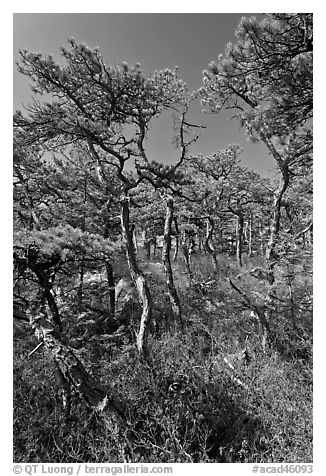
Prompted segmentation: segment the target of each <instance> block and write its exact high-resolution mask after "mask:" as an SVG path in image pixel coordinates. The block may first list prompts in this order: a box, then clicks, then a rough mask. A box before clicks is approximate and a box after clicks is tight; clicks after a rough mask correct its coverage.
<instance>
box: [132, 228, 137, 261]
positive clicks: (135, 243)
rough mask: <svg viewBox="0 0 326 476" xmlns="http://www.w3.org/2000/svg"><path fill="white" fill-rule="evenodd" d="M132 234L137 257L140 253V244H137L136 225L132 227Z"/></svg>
mask: <svg viewBox="0 0 326 476" xmlns="http://www.w3.org/2000/svg"><path fill="white" fill-rule="evenodd" d="M131 233H132V241H133V244H134V247H135V255H137V253H138V244H137V236H136V225H135V224H133V225H131Z"/></svg>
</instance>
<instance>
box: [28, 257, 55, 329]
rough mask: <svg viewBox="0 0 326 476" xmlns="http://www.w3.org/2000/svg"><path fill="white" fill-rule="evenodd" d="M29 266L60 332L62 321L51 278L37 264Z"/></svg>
mask: <svg viewBox="0 0 326 476" xmlns="http://www.w3.org/2000/svg"><path fill="white" fill-rule="evenodd" d="M30 268H31V269H32V271H34V273H35V274H36V276H37V279H38V282H39V284H40V286H41V289H42V292H43V295H44V297H45V299H46V301H47V303H48V306H49V309H50V313H51V317H52V320H53V323H54V324H55V326H56V328H57V330H58V332H59V333H61V332H62V322H61V317H60V313H59V309H58V306H57V303H56V301H55V298H54V293H53V289H52V284H51V279H50V278H49V276H48V275H47V273H46V271H44V270H41V269H39V268H38V267H37V266H35V268H34V267H33V266H31V265H30Z"/></svg>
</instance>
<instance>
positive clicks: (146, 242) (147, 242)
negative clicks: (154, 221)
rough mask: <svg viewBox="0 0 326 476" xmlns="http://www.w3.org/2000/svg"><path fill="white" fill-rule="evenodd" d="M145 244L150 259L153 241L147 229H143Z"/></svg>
mask: <svg viewBox="0 0 326 476" xmlns="http://www.w3.org/2000/svg"><path fill="white" fill-rule="evenodd" d="M143 246H144V249H145V251H146V257H147V259H148V260H150V259H151V242H150V240H149V238H148V236H147V231H146V230H144V231H143Z"/></svg>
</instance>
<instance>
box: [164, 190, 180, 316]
mask: <svg viewBox="0 0 326 476" xmlns="http://www.w3.org/2000/svg"><path fill="white" fill-rule="evenodd" d="M172 220H173V200H172V199H171V198H169V199H168V200H167V202H166V216H165V224H164V237H163V250H162V261H163V265H164V270H165V282H166V287H167V290H168V295H169V299H170V302H171V306H172V311H173V315H174V319H175V321H176V322H179V323H181V306H180V301H179V296H178V294H177V290H176V289H175V286H174V282H173V273H172V267H171V260H170V251H171V225H172Z"/></svg>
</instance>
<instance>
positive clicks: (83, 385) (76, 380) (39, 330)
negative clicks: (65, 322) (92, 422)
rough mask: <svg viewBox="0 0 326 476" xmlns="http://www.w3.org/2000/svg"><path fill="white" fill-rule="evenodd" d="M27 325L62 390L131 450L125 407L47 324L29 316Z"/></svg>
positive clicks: (131, 442)
mask: <svg viewBox="0 0 326 476" xmlns="http://www.w3.org/2000/svg"><path fill="white" fill-rule="evenodd" d="M30 322H31V325H32V327H33V329H34V331H35V333H36V335H37V336H38V338H41V339H42V341H43V344H44V347H45V349H46V351H47V353H48V355H49V357H50V358H51V359H52V360H53V361H54V363H55V365H56V368H57V370H58V372H59V374H60V378H61V379H62V381H63V382H65V385H64V388H65V390H66V391H67V388H71V387H72V388H73V389H74V390H75V391H76V392H77V394H78V395H79V396H80V397H81V398H83V399H84V400H85V402H86V403H87V405H88V406H89V407H91V408H92V409H93V410H94V411H95V412H96V413H97V414H98V415H99V416H100V417H101V419H102V420H103V422H104V424H105V426H106V427H107V428H108V429H109V431H110V432H111V435H112V437H113V438H114V439H115V441H116V443H117V445H119V446H120V447H121V444H122V445H125V444H127V446H128V447H129V450H132V448H133V443H134V440H135V438H134V435H133V434H132V432H131V430H130V429H129V427H128V424H127V422H126V403H125V402H124V400H123V399H122V398H121V396H119V395H118V394H117V392H116V390H114V389H113V388H110V387H109V386H106V387H103V386H102V385H100V384H99V383H98V382H96V381H95V379H94V378H93V377H92V376H91V375H90V374H89V373H88V372H87V370H86V369H85V368H84V366H83V364H82V363H81V361H80V360H79V359H78V358H77V357H76V355H75V354H74V352H73V351H72V349H71V348H70V347H69V346H68V345H66V344H64V343H63V342H62V341H61V340H60V338H59V337H58V336H57V334H56V329H55V328H54V327H53V326H52V325H51V323H50V322H48V321H47V320H45V319H43V318H40V317H35V316H33V315H32V316H31V319H30Z"/></svg>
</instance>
